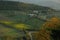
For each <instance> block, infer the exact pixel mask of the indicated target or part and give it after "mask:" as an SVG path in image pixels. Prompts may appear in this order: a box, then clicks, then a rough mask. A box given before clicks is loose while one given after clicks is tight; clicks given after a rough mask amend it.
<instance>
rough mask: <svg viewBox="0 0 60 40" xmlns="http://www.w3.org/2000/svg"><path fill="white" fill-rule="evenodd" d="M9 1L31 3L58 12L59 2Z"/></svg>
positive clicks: (53, 0) (54, 0) (59, 0)
mask: <svg viewBox="0 0 60 40" xmlns="http://www.w3.org/2000/svg"><path fill="white" fill-rule="evenodd" d="M8 1H9V0H8ZM10 1H18V2H25V3H31V4H36V5H42V6H47V7H51V8H54V9H59V10H60V0H10Z"/></svg>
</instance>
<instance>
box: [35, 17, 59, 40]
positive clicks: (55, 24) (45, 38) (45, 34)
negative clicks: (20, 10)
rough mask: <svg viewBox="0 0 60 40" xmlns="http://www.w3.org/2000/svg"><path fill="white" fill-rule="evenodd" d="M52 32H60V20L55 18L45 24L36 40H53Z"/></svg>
mask: <svg viewBox="0 0 60 40" xmlns="http://www.w3.org/2000/svg"><path fill="white" fill-rule="evenodd" d="M48 29H49V30H48ZM51 30H60V19H59V18H56V17H53V18H51V19H50V20H49V21H48V22H46V23H45V24H43V27H42V28H41V30H40V31H39V32H38V33H37V34H36V40H51V36H50V34H51Z"/></svg>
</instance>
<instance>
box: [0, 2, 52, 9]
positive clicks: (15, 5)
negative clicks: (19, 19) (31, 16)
mask: <svg viewBox="0 0 60 40" xmlns="http://www.w3.org/2000/svg"><path fill="white" fill-rule="evenodd" d="M47 9H51V8H48V7H43V6H38V5H34V4H27V3H22V2H14V1H0V10H47Z"/></svg>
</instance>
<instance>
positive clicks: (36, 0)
mask: <svg viewBox="0 0 60 40" xmlns="http://www.w3.org/2000/svg"><path fill="white" fill-rule="evenodd" d="M10 1H22V2H30V3H31V2H34V3H35V2H40V1H54V2H57V3H60V0H10Z"/></svg>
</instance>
